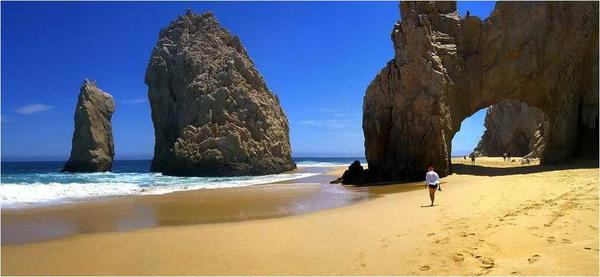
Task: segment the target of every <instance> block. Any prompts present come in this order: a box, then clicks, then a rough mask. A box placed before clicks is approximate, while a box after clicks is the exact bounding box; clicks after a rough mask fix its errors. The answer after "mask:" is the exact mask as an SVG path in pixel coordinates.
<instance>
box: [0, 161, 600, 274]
mask: <svg viewBox="0 0 600 277" xmlns="http://www.w3.org/2000/svg"><path fill="white" fill-rule="evenodd" d="M466 162H467V161H463V160H462V159H456V160H454V171H455V173H454V174H452V175H451V176H448V177H446V178H443V179H442V188H443V191H441V192H438V193H437V199H436V205H435V206H433V207H426V205H427V204H429V203H428V202H429V200H428V196H427V192H426V190H425V189H424V186H423V184H422V183H409V184H398V185H388V186H376V187H368V188H357V190H358V191H368V192H369V193H370V194H372V195H375V196H377V197H371V198H370V200H367V201H359V202H357V203H355V204H351V205H346V206H342V207H339V208H333V209H324V210H320V211H317V212H312V213H304V214H299V215H294V216H286V217H275V218H265V219H260V220H245V221H233V222H223V223H206V224H195V225H188V224H183V225H178V226H161V227H152V228H143V229H138V230H134V231H107V232H97V233H87V234H81V235H74V236H69V237H65V238H60V239H55V240H47V241H42V242H36V243H28V244H18V245H3V246H2V274H3V275H72V274H76V275H88V274H89V275H131V274H134V275H146V274H151V275H186V274H194V275H231V274H234V275H480V274H482V275H540V274H541V275H598V273H599V271H598V255H599V253H598V173H599V170H598V162H597V161H593V162H585V161H579V162H573V163H570V164H567V165H563V166H539V165H532V166H520V164H519V163H518V162H513V163H504V162H502V161H501V158H480V159H478V160H477V165H476V166H470V165H462V164H461V163H466ZM469 163H470V161H469ZM338 173H339V172H338ZM165 197H167V196H165ZM323 201H326V199H324V200H323ZM185 203H188V204H189V202H185ZM196 208H197V207H196ZM190 209H194V207H193V206H187V207H183V206H180V207H179V209H173V210H169V211H168V213H170V214H171V215H170V216H173V217H176V216H177V215H178V214H179V215H181V214H185V211H186V210H187V212H190V211H189V210H190ZM63 212H64V211H63ZM31 216H33V215H31ZM90 216H93V215H90ZM3 217H4V215H3ZM4 220H5V219H4V218H3V221H4ZM98 224H100V225H102V222H98ZM24 257H27V258H24Z"/></svg>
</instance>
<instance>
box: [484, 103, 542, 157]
mask: <svg viewBox="0 0 600 277" xmlns="http://www.w3.org/2000/svg"><path fill="white" fill-rule="evenodd" d="M484 124H485V128H486V130H485V132H484V133H483V136H481V139H480V140H479V143H478V144H477V147H475V149H474V151H476V152H478V153H480V154H481V155H483V156H494V157H499V156H502V154H503V153H510V155H511V156H513V157H515V156H518V157H523V156H526V155H529V154H530V153H531V155H529V157H531V158H534V157H537V155H539V154H541V152H542V149H541V148H542V147H543V136H544V126H545V125H546V124H545V116H544V113H543V112H542V111H541V110H540V109H538V108H535V107H529V106H527V105H526V104H525V103H522V102H518V101H514V100H508V101H503V102H501V103H499V104H495V105H492V106H490V107H489V108H488V110H487V113H486V115H485V123H484Z"/></svg>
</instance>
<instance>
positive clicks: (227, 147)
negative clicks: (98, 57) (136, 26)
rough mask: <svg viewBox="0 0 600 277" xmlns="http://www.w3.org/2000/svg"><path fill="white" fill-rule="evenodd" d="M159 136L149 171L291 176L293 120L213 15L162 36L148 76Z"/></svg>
mask: <svg viewBox="0 0 600 277" xmlns="http://www.w3.org/2000/svg"><path fill="white" fill-rule="evenodd" d="M145 79H146V84H147V85H148V97H149V99H150V105H151V108H152V122H153V123H154V129H155V139H156V141H155V146H154V158H153V160H152V166H151V170H152V171H158V172H162V173H163V174H167V175H178V176H235V175H262V174H274V173H280V172H284V171H288V170H292V169H294V168H295V167H296V166H295V164H294V162H293V161H292V158H291V147H290V140H289V127H288V120H287V118H286V116H285V113H284V112H283V110H282V108H281V105H280V103H279V99H278V98H277V96H275V95H274V94H273V92H271V91H270V90H269V89H268V87H267V85H266V84H265V81H264V79H263V77H262V76H261V75H260V73H259V72H258V71H257V69H256V67H255V66H254V63H253V62H252V60H251V59H250V57H249V56H248V53H247V52H246V49H245V48H244V47H243V46H242V43H241V41H240V39H239V37H237V36H235V35H232V34H230V33H229V32H228V31H227V30H226V29H224V28H223V27H221V26H220V25H219V22H218V21H217V19H216V18H215V16H214V15H213V14H212V13H204V14H194V13H192V12H191V11H188V12H187V13H186V14H185V15H182V16H179V17H178V18H177V20H175V21H173V22H171V24H170V25H169V26H168V27H167V28H165V29H163V30H161V31H160V34H159V39H158V43H157V44H156V47H154V49H153V50H152V55H151V57H150V61H149V63H148V68H147V71H146V78H145Z"/></svg>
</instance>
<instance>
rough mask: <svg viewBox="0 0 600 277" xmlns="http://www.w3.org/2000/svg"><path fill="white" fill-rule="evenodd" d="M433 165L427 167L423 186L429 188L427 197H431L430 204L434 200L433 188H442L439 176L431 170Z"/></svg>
mask: <svg viewBox="0 0 600 277" xmlns="http://www.w3.org/2000/svg"><path fill="white" fill-rule="evenodd" d="M433 169H434V168H433V166H432V165H430V166H428V167H427V173H426V174H425V187H426V188H428V189H429V199H431V206H433V201H434V200H435V190H442V189H441V188H440V176H439V175H438V174H437V173H436V172H435V171H433Z"/></svg>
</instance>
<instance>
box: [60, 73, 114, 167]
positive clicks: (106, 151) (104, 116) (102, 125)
mask: <svg viewBox="0 0 600 277" xmlns="http://www.w3.org/2000/svg"><path fill="white" fill-rule="evenodd" d="M114 112H115V102H114V101H113V98H112V96H111V95H110V94H108V93H106V92H104V91H102V90H101V89H99V88H98V87H96V83H95V82H92V81H89V80H87V79H86V80H85V81H84V82H83V85H81V89H80V93H79V98H78V100H77V107H76V108H75V131H74V132H73V140H72V146H71V157H70V158H69V160H68V161H67V163H66V164H65V166H64V168H63V171H67V172H104V171H110V170H111V169H112V162H113V158H114V156H115V150H114V144H113V135H112V124H111V118H112V114H113V113H114Z"/></svg>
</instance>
